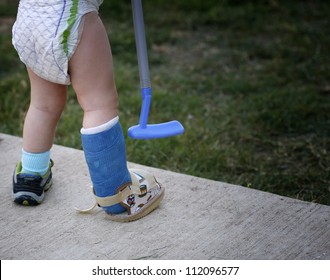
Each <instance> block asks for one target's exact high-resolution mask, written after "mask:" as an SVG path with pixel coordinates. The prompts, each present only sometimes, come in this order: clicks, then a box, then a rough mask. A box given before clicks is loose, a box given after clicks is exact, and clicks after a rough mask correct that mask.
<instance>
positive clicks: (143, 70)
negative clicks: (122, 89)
mask: <svg viewBox="0 0 330 280" xmlns="http://www.w3.org/2000/svg"><path fill="white" fill-rule="evenodd" d="M132 11H133V24H134V34H135V42H136V51H137V58H138V65H139V74H140V84H141V88H150V87H151V85H150V77H149V65H148V54H147V43H146V35H145V31H144V19H143V10H142V1H141V0H132Z"/></svg>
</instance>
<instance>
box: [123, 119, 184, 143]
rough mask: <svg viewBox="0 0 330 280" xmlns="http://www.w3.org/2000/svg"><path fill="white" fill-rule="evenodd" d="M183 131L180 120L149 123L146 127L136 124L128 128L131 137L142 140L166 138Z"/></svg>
mask: <svg viewBox="0 0 330 280" xmlns="http://www.w3.org/2000/svg"><path fill="white" fill-rule="evenodd" d="M183 132H184V128H183V126H182V124H181V123H180V122H178V121H170V122H166V123H159V124H148V125H146V126H144V127H143V126H141V125H135V126H132V127H130V128H129V129H128V135H129V136H130V137H131V138H134V139H140V140H147V139H155V138H166V137H171V136H175V135H179V134H182V133H183Z"/></svg>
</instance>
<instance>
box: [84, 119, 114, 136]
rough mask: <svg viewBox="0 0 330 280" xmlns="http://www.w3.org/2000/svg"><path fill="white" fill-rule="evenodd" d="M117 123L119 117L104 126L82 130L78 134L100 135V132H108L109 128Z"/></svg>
mask: <svg viewBox="0 0 330 280" xmlns="http://www.w3.org/2000/svg"><path fill="white" fill-rule="evenodd" d="M118 121H119V117H118V116H117V117H115V118H113V119H112V120H110V121H108V122H106V123H104V124H101V125H99V126H96V127H91V128H82V129H81V130H80V133H81V134H85V135H86V134H96V133H100V132H102V131H106V130H109V129H110V128H112V127H113V126H115V125H116V124H117V123H118Z"/></svg>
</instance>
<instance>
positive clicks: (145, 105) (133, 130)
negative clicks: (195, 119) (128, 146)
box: [128, 87, 184, 140]
mask: <svg viewBox="0 0 330 280" xmlns="http://www.w3.org/2000/svg"><path fill="white" fill-rule="evenodd" d="M141 94H142V107H141V114H140V123H139V124H138V125H135V126H132V127H130V128H129V129H128V135H129V136H130V137H131V138H134V139H141V140H142V139H143V140H147V139H154V138H165V137H171V136H175V135H179V134H182V133H183V132H184V128H183V126H182V124H181V123H180V122H178V121H170V122H165V123H159V124H148V116H149V108H150V103H151V88H150V87H148V88H142V89H141Z"/></svg>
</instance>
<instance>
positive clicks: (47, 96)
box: [23, 69, 67, 153]
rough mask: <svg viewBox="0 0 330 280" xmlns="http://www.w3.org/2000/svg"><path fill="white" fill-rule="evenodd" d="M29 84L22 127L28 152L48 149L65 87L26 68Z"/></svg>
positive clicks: (64, 99) (63, 101)
mask: <svg viewBox="0 0 330 280" xmlns="http://www.w3.org/2000/svg"><path fill="white" fill-rule="evenodd" d="M28 73H29V78H30V84H31V101H30V107H29V110H28V112H27V115H26V117H25V122H24V129H23V149H24V150H25V151H27V152H30V153H42V152H45V151H49V150H50V148H51V147H52V145H53V140H54V134H55V129H56V125H57V123H58V120H59V118H60V116H61V113H62V111H63V108H64V106H65V102H66V92H67V88H66V86H64V85H59V84H55V83H52V82H49V81H46V80H44V79H42V78H40V77H39V76H37V75H36V74H34V73H33V72H32V71H31V70H30V69H28Z"/></svg>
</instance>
